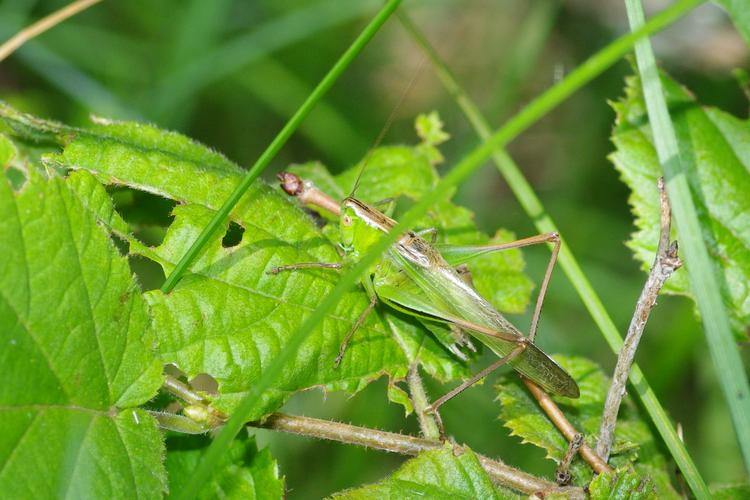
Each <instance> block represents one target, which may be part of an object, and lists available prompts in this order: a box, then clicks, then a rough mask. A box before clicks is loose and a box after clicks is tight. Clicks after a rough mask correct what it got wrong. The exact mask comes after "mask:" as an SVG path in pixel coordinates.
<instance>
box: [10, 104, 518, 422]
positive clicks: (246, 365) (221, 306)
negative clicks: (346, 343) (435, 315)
mask: <svg viewBox="0 0 750 500" xmlns="http://www.w3.org/2000/svg"><path fill="white" fill-rule="evenodd" d="M0 111H1V112H3V113H4V116H5V120H6V122H9V124H10V125H11V128H12V129H13V130H15V131H16V132H15V133H17V134H19V133H20V134H22V135H23V136H24V137H26V138H27V139H31V138H34V137H38V136H44V137H45V138H46V139H45V140H50V139H51V140H56V141H59V142H60V144H61V145H62V146H63V150H62V152H61V153H59V154H54V155H48V156H47V157H46V161H47V163H48V164H50V165H54V166H56V167H62V168H72V169H77V170H86V171H88V172H90V173H92V174H93V175H94V176H96V178H97V179H99V180H100V181H102V182H105V183H108V184H117V185H126V186H130V187H132V188H135V189H141V190H144V191H148V192H152V193H156V194H159V195H161V196H165V197H168V198H171V199H174V200H177V201H179V202H182V203H183V204H184V205H181V206H178V207H177V208H176V209H175V213H174V215H175V220H174V223H173V224H172V225H171V226H170V228H169V230H168V232H167V235H166V237H165V238H164V241H163V242H162V244H161V245H160V246H159V247H157V248H149V247H146V246H145V245H143V244H141V243H140V242H138V241H137V240H135V239H133V238H132V237H129V241H130V245H131V249H130V250H131V253H137V254H141V255H143V256H145V257H147V258H150V259H152V260H155V261H157V262H158V263H160V264H161V265H162V266H163V268H164V271H165V273H169V272H170V271H171V270H172V269H173V268H174V266H175V264H176V262H177V259H178V258H179V257H180V256H182V255H183V254H184V252H185V251H186V250H187V248H188V246H189V244H190V243H191V242H192V241H194V239H195V238H196V237H197V236H198V234H199V232H200V230H201V229H202V228H203V227H204V226H205V224H206V223H207V222H208V220H210V218H211V216H212V215H213V213H214V210H216V209H218V207H219V206H220V205H221V204H222V203H223V201H224V200H225V199H226V198H227V197H228V196H229V193H231V191H232V190H233V189H234V187H235V186H236V185H237V183H239V182H240V181H241V177H242V176H241V170H240V169H239V168H238V167H236V166H235V165H233V164H232V163H231V162H229V161H228V160H227V159H226V158H224V157H222V156H221V155H218V154H217V153H214V152H212V151H210V150H208V149H207V148H205V147H203V146H200V145H198V144H197V143H195V142H193V141H190V140H189V139H187V138H185V137H183V136H180V135H178V134H174V133H168V132H163V131H160V130H158V129H156V128H155V127H151V126H147V125H140V124H128V123H122V122H108V121H101V120H100V121H99V122H98V123H97V124H96V126H95V127H93V128H92V129H91V130H80V129H71V128H69V127H65V126H63V125H60V124H56V123H53V122H48V121H41V120H38V119H36V118H34V117H30V116H28V115H23V114H21V113H18V112H16V111H15V110H12V109H10V108H7V107H5V108H0ZM363 162H365V164H366V168H365V170H364V171H363V173H362V176H361V178H360V182H359V189H358V191H357V195H358V196H360V195H362V196H363V198H364V199H366V200H371V201H378V200H382V199H384V198H398V200H399V205H407V206H408V205H409V204H410V203H411V200H412V199H418V198H420V197H421V196H423V195H424V194H425V193H427V192H429V191H430V190H431V189H432V187H433V186H434V185H435V184H436V182H437V181H438V177H437V174H436V173H435V170H434V167H433V165H432V164H431V163H430V161H429V158H428V157H427V156H425V154H424V153H423V151H422V150H421V149H419V147H408V146H392V147H383V148H379V149H377V150H375V151H373V152H372V153H371V154H369V155H368V157H367V158H366V159H365V160H363ZM301 170H303V171H301ZM298 171H301V173H303V175H305V176H308V174H309V177H310V178H311V179H313V180H314V181H315V182H317V183H318V184H319V185H321V186H325V187H326V188H328V189H331V192H332V194H333V196H336V197H343V196H345V195H346V194H348V192H349V191H351V188H352V186H353V185H354V183H355V180H356V179H357V177H358V176H359V173H360V168H359V166H355V167H353V168H352V169H350V170H348V171H346V172H344V173H343V174H341V175H339V176H336V177H333V176H331V175H330V174H328V173H327V171H325V169H324V168H323V167H322V166H321V165H319V164H308V165H307V166H305V167H298ZM71 177H72V179H75V182H76V185H78V184H80V185H81V187H80V190H81V191H82V194H81V196H82V197H83V198H85V199H89V198H91V200H92V201H91V202H90V203H89V202H87V204H88V205H91V209H92V210H93V211H94V212H96V213H97V215H98V216H99V217H100V218H102V220H103V221H104V222H105V224H107V225H110V226H111V227H112V228H113V229H114V230H115V231H116V232H117V233H118V234H121V233H122V228H121V227H120V228H119V229H117V228H115V227H114V225H115V224H116V225H118V227H119V224H120V223H119V222H118V221H110V219H111V218H112V217H114V216H115V215H116V214H114V215H113V214H111V213H109V212H107V213H99V211H100V210H101V207H102V206H106V205H101V204H99V203H98V202H96V201H94V199H95V198H96V200H99V199H100V197H101V194H102V192H101V190H100V189H99V190H96V188H95V184H92V180H91V179H90V178H88V177H85V176H82V177H78V176H77V175H73V176H71ZM87 190H88V191H87ZM83 191H87V193H88V194H85V193H83ZM97 207H99V208H97ZM231 220H232V221H234V222H235V223H237V224H239V225H240V226H241V227H242V228H243V229H244V231H245V232H244V235H243V239H242V241H241V242H240V244H239V245H237V246H235V247H232V248H223V247H222V245H221V235H218V234H217V235H216V236H215V237H214V238H213V239H212V242H211V244H210V245H209V247H210V248H208V249H205V250H204V252H203V254H202V257H201V258H199V260H198V261H197V262H195V263H194V265H193V267H192V272H193V276H191V277H189V278H188V279H185V280H183V282H182V284H181V286H180V287H179V288H178V289H176V290H175V291H173V292H172V293H170V294H168V295H164V294H162V293H160V292H150V293H149V294H148V295H147V298H148V300H149V301H150V302H151V304H152V306H153V311H154V318H155V324H156V331H157V332H159V335H160V342H161V351H162V359H163V360H164V362H170V363H175V364H176V365H177V366H179V367H180V369H181V370H183V371H184V372H185V373H186V374H187V375H188V376H191V377H192V376H195V375H198V374H200V373H208V374H210V375H211V376H213V377H214V378H215V379H216V380H217V381H218V382H219V392H220V396H219V398H218V399H217V401H216V404H217V406H218V407H219V408H222V409H223V410H225V411H231V409H232V408H233V407H234V404H235V402H236V401H237V400H238V399H239V398H241V396H242V395H243V394H244V391H245V390H246V389H247V388H248V387H250V386H251V385H252V383H253V381H254V380H256V379H257V377H258V376H260V373H261V372H262V369H263V367H264V366H266V365H267V363H268V361H269V360H271V359H273V357H274V356H275V355H276V353H278V352H279V349H281V348H282V347H283V345H284V344H285V342H284V339H285V336H286V335H289V334H290V333H291V332H292V331H293V330H294V329H295V328H296V326H297V325H299V324H300V321H302V320H304V318H305V317H306V315H307V314H308V313H309V312H310V311H312V310H313V309H314V308H315V307H316V304H317V303H318V302H319V301H320V299H321V298H322V297H324V296H326V295H327V294H328V293H329V292H330V290H331V289H332V288H333V285H334V284H335V282H336V279H337V273H336V272H333V271H325V270H321V271H315V270H311V271H298V272H288V273H283V274H281V275H278V276H269V275H267V274H266V271H267V270H269V269H270V268H272V267H273V266H277V265H283V264H291V263H297V262H321V261H322V262H332V261H337V260H338V259H339V257H338V254H337V253H336V251H335V246H334V243H332V242H330V241H329V240H328V238H327V237H326V236H328V237H330V238H333V241H337V237H336V231H335V225H331V226H330V227H329V228H328V229H326V230H325V231H324V232H321V231H319V230H318V229H317V227H316V226H315V224H314V223H313V222H312V221H311V220H310V219H309V218H308V217H307V216H306V215H305V214H304V213H303V212H302V211H301V210H300V209H299V207H298V206H297V205H296V203H295V202H294V201H293V200H290V199H289V198H288V197H286V195H282V194H280V193H279V190H277V189H271V188H269V187H268V186H266V185H264V184H263V183H261V182H259V183H256V184H255V185H254V186H253V187H252V188H251V189H250V192H249V193H248V194H247V195H246V197H245V198H243V201H242V202H241V203H240V204H239V205H238V206H237V207H236V208H235V210H234V212H233V213H232V214H231ZM424 227H439V228H440V233H439V240H440V241H443V242H450V243H483V242H486V241H489V238H488V237H487V236H486V235H483V234H482V233H480V232H478V231H477V230H476V226H475V224H474V221H473V214H471V212H469V211H468V210H466V209H464V208H462V207H458V206H455V205H452V204H450V203H449V202H443V203H441V204H439V205H438V206H437V207H435V209H433V210H432V211H431V212H430V213H429V214H428V216H426V217H425V222H424ZM324 235H326V236H324ZM504 236H506V237H509V235H504ZM470 265H471V266H477V267H476V268H477V269H478V270H480V271H481V272H478V273H477V274H476V276H477V278H476V279H477V286H478V287H479V288H480V290H481V291H482V292H483V293H485V294H487V296H488V298H489V299H490V300H494V301H495V302H499V300H496V299H498V298H502V300H503V303H502V304H500V305H501V306H502V307H503V308H504V310H506V311H513V312H519V311H520V310H522V309H523V307H524V306H525V304H526V303H527V302H528V294H529V292H530V289H531V285H530V282H528V280H527V279H526V278H525V276H523V274H522V267H523V261H522V260H521V258H520V252H518V251H509V252H502V253H496V254H493V255H491V256H486V257H482V258H479V259H477V261H476V262H475V263H471V264H470ZM493 276H495V277H497V276H503V280H499V279H492V277H493ZM497 286H501V287H502V288H501V289H500V290H498V289H497V288H496V287H497ZM349 297H350V298H349V299H348V300H346V301H343V302H342V303H341V304H340V305H339V306H338V309H337V310H336V311H335V312H334V313H332V314H330V315H329V321H328V324H326V325H324V328H321V329H320V330H319V333H318V334H316V335H314V336H312V337H311V338H310V339H309V341H308V343H307V344H306V346H305V348H304V349H302V350H301V351H299V352H298V355H297V359H296V360H295V361H294V362H293V363H291V364H290V366H289V367H288V368H287V370H286V372H285V375H284V376H283V377H281V379H279V381H278V384H277V385H276V387H275V388H274V389H273V390H271V391H268V393H267V394H266V395H264V397H263V398H262V399H263V400H264V402H265V404H264V405H263V408H262V411H263V412H266V413H267V412H270V411H273V410H275V409H276V408H278V406H280V405H281V404H283V402H284V401H285V400H286V399H287V398H288V397H289V396H290V395H291V394H293V393H294V392H296V391H299V390H303V389H307V388H310V387H314V386H322V387H324V388H325V389H327V390H336V389H345V390H349V391H357V390H359V389H361V388H362V387H364V386H365V385H366V384H367V383H369V382H370V381H371V380H373V379H375V378H377V377H379V376H381V375H383V374H388V375H390V377H391V378H392V379H399V378H401V377H403V376H404V375H405V373H406V367H407V365H408V364H409V363H411V362H413V361H415V360H417V359H418V360H419V362H420V363H421V364H422V365H423V366H424V368H425V370H426V371H427V372H428V373H430V374H432V375H433V376H435V377H437V378H438V379H440V380H452V379H455V378H458V377H466V376H467V375H468V374H469V369H468V367H467V365H466V364H465V363H464V362H461V361H460V360H458V359H457V358H456V357H455V356H454V355H453V354H451V353H450V352H449V351H448V350H447V349H446V348H445V347H444V346H443V345H442V344H440V343H439V342H438V341H437V340H436V339H435V338H434V337H433V336H432V335H431V334H425V330H424V328H423V327H422V326H421V325H420V324H419V323H418V322H417V321H415V320H414V319H413V318H411V317H408V316H405V315H398V314H390V313H384V314H380V317H378V315H376V314H373V315H371V318H368V320H367V321H366V322H365V324H364V325H363V328H362V329H361V331H360V332H358V333H357V335H356V336H355V339H354V341H353V342H352V344H351V346H350V350H349V352H347V355H346V356H345V357H344V364H343V365H342V366H341V368H339V369H334V368H333V360H334V359H335V356H336V354H337V352H338V346H339V344H340V342H341V340H342V339H343V337H344V336H345V335H346V333H347V332H348V331H349V329H350V328H351V326H352V325H353V323H354V321H355V320H356V318H357V317H358V316H359V314H360V312H361V311H363V310H364V309H365V307H366V306H367V300H368V299H367V297H366V294H364V293H363V292H362V290H355V291H353V292H351V294H350V296H349ZM175 325H178V328H175ZM395 394H397V393H396V391H391V395H395ZM401 399H403V398H401ZM260 416H262V415H261V414H258V415H254V417H255V418H257V417H260Z"/></svg>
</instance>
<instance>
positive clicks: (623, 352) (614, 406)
mask: <svg viewBox="0 0 750 500" xmlns="http://www.w3.org/2000/svg"><path fill="white" fill-rule="evenodd" d="M657 186H658V188H659V201H660V207H661V224H660V235H659V247H658V248H657V251H656V257H655V258H654V265H653V266H652V267H651V272H650V273H649V275H648V278H647V279H646V283H645V285H644V286H643V290H642V291H641V295H640V297H638V302H637V303H636V305H635V312H634V313H633V319H632V320H631V321H630V326H629V327H628V334H627V335H626V337H625V342H624V343H623V345H622V349H620V354H619V355H618V356H617V365H616V366H615V372H614V375H613V376H612V385H611V386H610V387H609V392H608V393H607V400H606V402H605V404H604V412H603V414H602V423H601V426H600V428H599V441H598V442H597V445H596V451H597V454H598V455H599V456H600V457H602V458H603V459H604V460H605V461H606V460H608V459H609V453H610V450H611V448H612V442H613V440H614V435H615V425H616V423H617V414H618V412H619V410H620V403H621V402H622V398H623V396H624V395H625V385H626V383H627V381H628V375H629V374H630V367H631V366H632V364H633V359H634V358H635V353H636V350H637V349H638V343H639V342H640V340H641V336H642V335H643V330H644V329H645V327H646V322H647V321H648V318H649V315H650V314H651V309H653V307H654V305H655V304H656V298H657V296H658V295H659V290H661V288H662V286H663V285H664V282H665V281H667V278H669V277H670V276H671V275H672V273H674V272H675V271H676V270H677V269H678V268H679V267H680V266H681V265H682V262H681V261H680V258H679V257H678V256H677V242H676V241H673V242H671V243H670V241H669V231H670V226H671V211H670V209H669V199H668V198H667V193H666V190H665V189H664V179H662V178H659V180H658V183H657Z"/></svg>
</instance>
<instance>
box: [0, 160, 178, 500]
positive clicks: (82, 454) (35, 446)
mask: <svg viewBox="0 0 750 500" xmlns="http://www.w3.org/2000/svg"><path fill="white" fill-rule="evenodd" d="M28 176H29V178H28V179H27V180H26V183H25V185H24V186H23V188H22V189H21V191H20V192H14V191H13V190H12V188H11V186H10V184H9V182H8V181H7V179H6V177H5V176H4V175H3V176H2V179H0V256H1V257H0V290H1V291H0V325H2V326H0V343H1V344H2V346H3V348H2V349H0V374H2V378H3V384H2V386H1V387H0V427H2V429H3V431H2V433H0V436H1V437H0V487H1V488H2V491H3V494H4V495H6V496H8V497H14V498H27V497H28V498H30V497H35V498H45V497H57V496H67V497H73V498H88V497H115V498H120V497H128V498H133V497H138V498H140V497H147V498H153V497H155V496H159V495H160V494H161V492H162V491H164V490H165V489H166V478H165V474H164V469H163V467H162V464H161V460H162V453H163V443H162V438H161V434H160V433H159V431H158V429H157V425H156V422H155V421H154V420H153V419H152V418H151V417H150V416H149V415H147V414H146V413H145V412H143V411H142V410H137V409H135V408H134V407H137V406H139V405H142V404H143V403H145V402H146V401H148V400H149V399H150V398H151V397H153V396H154V395H155V394H156V391H157V389H158V388H159V386H160V384H161V378H162V377H161V363H160V362H159V360H158V358H157V355H156V352H155V342H156V339H155V336H154V333H153V331H152V330H151V328H150V325H149V318H148V310H147V306H146V304H145V303H144V301H143V298H142V297H141V294H140V290H138V287H137V285H136V284H135V282H134V280H133V277H132V275H131V272H130V269H129V267H128V264H127V260H126V259H125V258H123V257H121V256H120V255H119V254H118V252H117V250H116V249H115V247H114V245H113V243H112V241H111V240H110V239H109V237H108V234H107V232H106V231H105V230H104V229H103V228H102V227H101V226H100V225H99V224H98V223H97V222H96V219H95V218H94V217H93V216H92V215H91V214H90V213H89V212H88V211H87V210H86V209H85V208H84V206H83V205H82V204H81V202H80V201H79V200H78V198H77V196H76V195H75V194H74V193H73V191H72V190H71V189H70V188H69V186H68V185H67V183H66V182H65V181H63V180H61V179H57V178H54V179H51V180H45V179H43V178H41V176H40V175H39V174H37V173H35V171H34V170H33V169H32V170H30V171H29V172H28Z"/></svg>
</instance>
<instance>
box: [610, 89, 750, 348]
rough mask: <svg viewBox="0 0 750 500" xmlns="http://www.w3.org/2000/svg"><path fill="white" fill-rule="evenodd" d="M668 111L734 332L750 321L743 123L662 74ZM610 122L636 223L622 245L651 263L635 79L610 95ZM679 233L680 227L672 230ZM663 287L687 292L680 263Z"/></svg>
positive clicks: (650, 150)
mask: <svg viewBox="0 0 750 500" xmlns="http://www.w3.org/2000/svg"><path fill="white" fill-rule="evenodd" d="M662 84H663V87H664V92H665V97H666V99H667V104H668V106H669V108H670V115H671V117H672V120H673V121H674V127H675V132H676V134H677V140H678V142H679V148H680V151H682V152H683V153H682V160H683V162H685V165H686V173H687V176H688V182H689V184H690V188H691V191H692V195H693V199H694V201H695V206H696V210H697V212H698V217H699V222H700V224H701V227H702V230H703V239H704V241H705V242H706V245H707V248H708V251H709V254H710V256H711V258H712V259H713V262H714V265H715V266H716V267H717V269H720V272H721V273H722V274H723V277H724V279H723V280H722V282H723V289H722V295H723V298H724V302H725V303H726V304H727V306H728V310H729V312H730V313H731V315H730V320H731V323H732V330H733V331H734V333H735V335H736V338H737V339H738V340H740V339H743V338H746V336H747V334H746V333H745V329H746V328H747V326H748V325H749V324H750V220H749V219H748V218H747V214H748V213H750V197H748V196H747V193H748V192H750V147H748V144H750V123H748V121H746V120H741V119H738V118H735V117H734V116H732V115H729V114H727V113H725V112H723V111H721V110H719V109H716V108H710V107H703V106H701V105H699V104H698V103H697V102H696V101H695V99H694V98H693V97H692V95H691V94H690V93H689V92H688V91H687V90H685V89H684V88H682V87H680V86H679V85H677V84H676V83H675V82H674V81H672V80H670V79H669V78H667V77H665V76H664V77H662ZM613 106H614V109H615V111H616V112H617V126H616V128H615V130H614V134H613V136H612V139H613V141H614V143H615V146H616V147H617V150H616V151H615V152H614V153H613V154H612V156H611V158H612V160H613V161H614V164H615V167H616V168H617V170H618V171H619V172H620V174H621V177H622V179H623V181H624V182H625V183H626V184H627V185H628V186H629V187H630V189H631V190H632V194H631V196H630V198H629V201H630V204H631V206H632V207H633V213H634V214H635V216H636V221H635V224H636V227H637V228H638V231H637V232H636V233H634V234H633V236H632V238H631V239H630V241H629V242H628V246H629V247H630V248H631V249H632V250H633V252H634V254H635V256H636V258H637V259H638V260H639V261H641V263H642V267H643V269H644V270H648V269H650V267H651V265H652V264H653V259H654V254H655V252H656V247H657V244H658V240H659V195H658V192H657V189H656V179H657V177H659V176H660V175H661V168H660V165H659V161H658V158H657V155H656V150H655V148H654V145H653V138H652V135H651V131H650V128H649V124H648V119H647V115H646V108H645V103H644V100H643V94H642V91H641V85H640V80H639V79H637V78H635V77H631V78H628V79H627V80H626V88H625V97H623V98H622V99H621V100H620V101H618V102H617V103H615V104H614V105H613ZM676 239H677V240H678V241H679V240H680V235H679V234H677V235H676ZM664 291H665V292H668V293H676V294H682V295H687V296H689V297H691V298H693V299H694V295H693V293H692V291H691V290H690V288H689V285H688V280H687V272H686V269H680V270H678V271H677V272H676V273H675V274H674V275H673V276H672V277H670V279H669V280H668V281H667V283H666V285H665V287H664Z"/></svg>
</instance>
